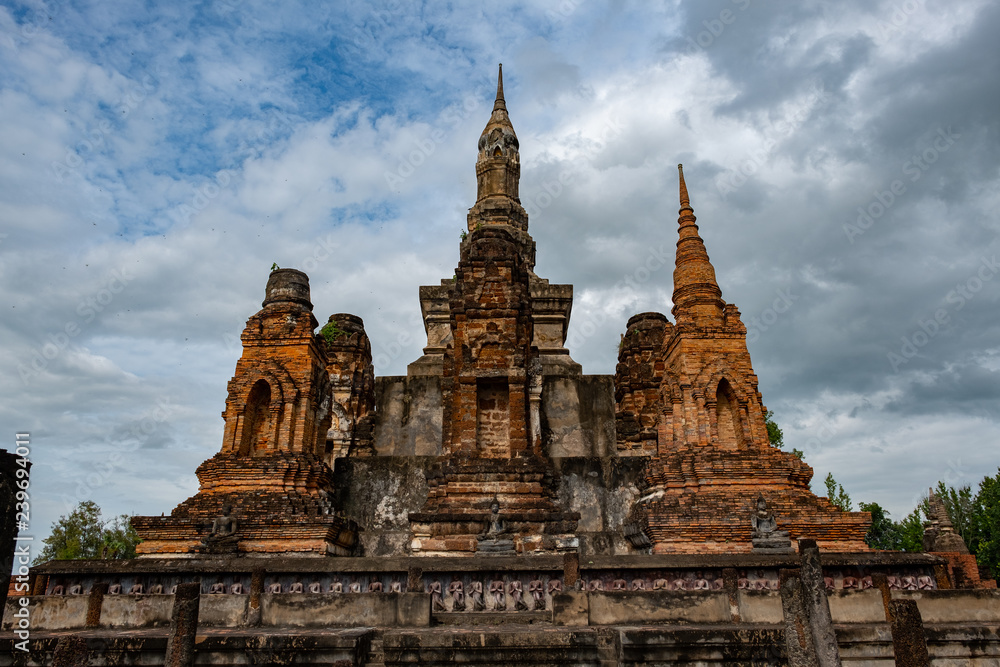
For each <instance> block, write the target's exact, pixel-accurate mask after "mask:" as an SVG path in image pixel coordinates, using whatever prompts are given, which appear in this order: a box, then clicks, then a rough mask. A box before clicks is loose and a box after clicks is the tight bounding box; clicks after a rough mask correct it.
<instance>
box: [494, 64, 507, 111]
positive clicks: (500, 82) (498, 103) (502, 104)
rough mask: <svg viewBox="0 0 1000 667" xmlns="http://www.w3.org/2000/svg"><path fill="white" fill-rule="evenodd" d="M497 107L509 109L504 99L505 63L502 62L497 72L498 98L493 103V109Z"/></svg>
mask: <svg viewBox="0 0 1000 667" xmlns="http://www.w3.org/2000/svg"><path fill="white" fill-rule="evenodd" d="M497 109H503V110H504V111H506V110H507V102H506V101H505V100H504V99H503V63H500V69H499V73H498V74H497V100H496V102H494V103H493V110H494V111H496V110H497Z"/></svg>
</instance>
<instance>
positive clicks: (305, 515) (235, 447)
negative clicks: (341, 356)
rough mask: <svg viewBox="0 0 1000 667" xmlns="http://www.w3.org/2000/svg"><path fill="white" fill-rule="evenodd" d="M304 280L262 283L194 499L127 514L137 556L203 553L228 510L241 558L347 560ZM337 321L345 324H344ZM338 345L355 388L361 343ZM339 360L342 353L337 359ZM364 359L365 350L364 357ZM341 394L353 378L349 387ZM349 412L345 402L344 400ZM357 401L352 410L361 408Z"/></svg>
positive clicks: (296, 275) (279, 276)
mask: <svg viewBox="0 0 1000 667" xmlns="http://www.w3.org/2000/svg"><path fill="white" fill-rule="evenodd" d="M317 324H318V323H317V322H316V318H315V317H313V314H312V303H311V302H310V301H309V279H308V278H307V277H306V275H305V274H304V273H301V272H300V271H295V270H293V269H278V270H276V271H273V272H272V273H271V275H270V277H269V278H268V285H267V293H266V297H265V299H264V303H263V308H262V309H261V310H260V311H259V312H258V313H256V314H255V315H253V316H252V317H250V319H249V320H248V321H247V326H246V328H245V329H244V330H243V335H242V340H243V355H242V356H241V357H240V360H239V361H238V362H237V364H236V372H235V374H234V376H233V379H232V380H230V382H229V396H228V398H227V399H226V411H225V412H224V413H223V417H224V418H225V420H226V426H225V429H224V436H223V444H222V451H221V452H220V453H219V454H216V455H215V456H213V457H212V458H210V459H209V460H207V461H205V462H204V463H203V464H202V465H201V466H199V467H198V470H197V474H198V481H199V484H200V488H199V491H198V493H197V494H196V495H195V496H193V497H192V498H189V499H188V500H186V501H184V502H183V503H181V504H180V505H178V506H177V507H176V508H175V509H174V510H173V512H171V515H170V516H169V517H135V518H134V519H133V521H132V523H133V525H134V526H135V528H136V530H137V531H138V533H139V535H140V537H142V539H143V542H142V543H141V544H140V545H139V547H138V551H139V553H140V554H144V555H150V554H166V553H192V552H198V551H202V550H204V548H206V544H205V543H204V541H206V540H208V538H209V535H210V531H211V526H212V523H213V520H214V519H215V518H217V517H220V516H221V515H223V514H224V510H223V507H224V506H226V505H228V506H230V507H231V510H232V511H231V517H232V518H233V520H234V521H235V524H236V534H237V535H238V544H235V545H232V546H229V547H227V548H231V549H238V550H239V551H242V552H282V553H285V552H303V551H305V552H318V553H327V552H335V553H349V552H350V551H351V550H352V549H353V547H354V539H355V537H354V534H355V533H356V532H357V526H356V525H354V524H353V522H350V521H348V520H346V519H344V518H343V517H339V516H337V515H336V514H335V510H334V507H333V504H332V496H333V491H334V489H333V483H332V471H331V469H330V467H329V466H328V464H327V461H326V459H327V454H328V452H327V451H326V440H327V432H328V431H329V428H330V423H331V410H330V400H331V397H332V388H331V382H330V374H329V371H328V370H327V366H328V359H327V356H326V352H325V350H324V345H325V341H322V339H320V338H319V337H317V336H316V334H315V333H314V331H315V329H316V327H317ZM345 324H347V323H346V322H345ZM362 333H363V329H362V331H361V332H360V333H359V332H357V331H353V332H352V334H353V336H352V337H351V338H350V339H349V341H348V343H349V344H353V346H354V349H353V350H351V352H352V353H353V356H354V357H355V358H354V359H350V360H348V361H353V362H355V365H356V366H358V367H360V374H361V379H360V380H359V381H358V383H359V385H360V387H362V388H363V387H364V386H365V384H364V382H365V379H364V372H365V369H364V368H363V364H364V360H365V354H364V353H365V349H366V348H365V344H366V343H367V339H362V337H361V334H362ZM346 356H348V355H347V354H346V353H345V357H346ZM367 359H368V361H369V362H370V351H369V352H368V357H367ZM350 384H351V389H352V390H353V388H354V385H355V379H354V377H353V373H352V377H351V380H350ZM347 402H348V405H350V399H348V401H347ZM368 405H369V404H368V403H364V397H358V401H357V404H356V407H355V409H356V410H361V409H362V408H364V409H367V407H368Z"/></svg>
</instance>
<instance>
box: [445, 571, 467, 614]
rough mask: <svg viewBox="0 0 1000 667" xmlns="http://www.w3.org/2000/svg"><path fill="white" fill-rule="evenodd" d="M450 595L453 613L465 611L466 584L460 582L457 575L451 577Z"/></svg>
mask: <svg viewBox="0 0 1000 667" xmlns="http://www.w3.org/2000/svg"><path fill="white" fill-rule="evenodd" d="M448 595H450V596H451V610H452V611H465V584H463V583H462V582H461V580H459V578H458V575H457V574H453V575H451V583H450V584H448Z"/></svg>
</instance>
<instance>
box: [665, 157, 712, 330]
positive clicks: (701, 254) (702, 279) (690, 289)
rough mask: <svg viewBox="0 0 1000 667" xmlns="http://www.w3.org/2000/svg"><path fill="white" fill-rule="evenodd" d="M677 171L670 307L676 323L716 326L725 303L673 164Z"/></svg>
mask: <svg viewBox="0 0 1000 667" xmlns="http://www.w3.org/2000/svg"><path fill="white" fill-rule="evenodd" d="M677 171H678V173H679V174H680V200H681V208H680V211H678V218H677V224H678V236H679V238H678V240H677V263H676V266H675V268H674V296H673V300H674V308H673V310H672V311H671V312H672V313H673V315H674V319H675V320H676V321H677V324H687V323H692V324H696V325H701V326H719V325H721V324H722V313H723V308H724V306H725V304H724V303H723V301H722V290H720V289H719V284H718V283H717V282H716V280H715V268H714V267H713V266H712V262H711V261H709V259H708V251H707V250H705V242H704V241H702V240H701V236H699V235H698V225H696V224H695V220H697V218H695V216H694V209H693V208H691V200H690V197H689V196H688V191H687V184H686V183H685V182H684V165H680V164H679V165H677Z"/></svg>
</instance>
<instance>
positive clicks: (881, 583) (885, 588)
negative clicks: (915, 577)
mask: <svg viewBox="0 0 1000 667" xmlns="http://www.w3.org/2000/svg"><path fill="white" fill-rule="evenodd" d="M872 584H874V585H875V588H877V589H878V592H879V593H881V594H882V608H883V609H884V610H885V620H886V621H889V622H891V620H892V613H891V612H890V611H889V602H890V601H891V600H892V591H890V590H889V578H888V577H887V576H886V575H885V574H884V573H882V572H876V573H875V574H873V575H872Z"/></svg>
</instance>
